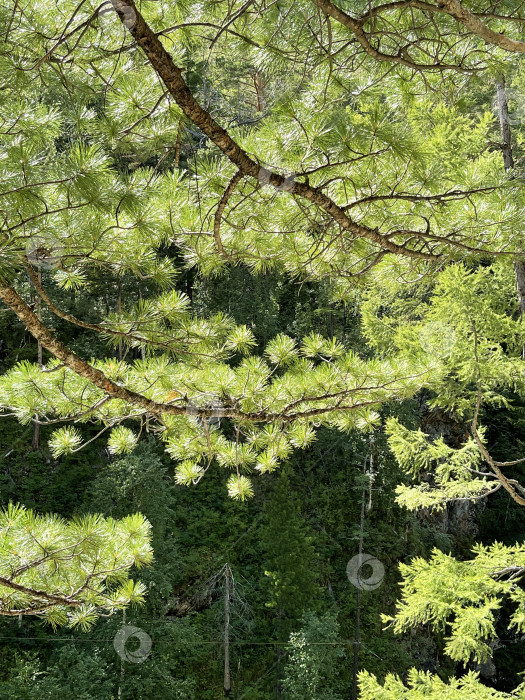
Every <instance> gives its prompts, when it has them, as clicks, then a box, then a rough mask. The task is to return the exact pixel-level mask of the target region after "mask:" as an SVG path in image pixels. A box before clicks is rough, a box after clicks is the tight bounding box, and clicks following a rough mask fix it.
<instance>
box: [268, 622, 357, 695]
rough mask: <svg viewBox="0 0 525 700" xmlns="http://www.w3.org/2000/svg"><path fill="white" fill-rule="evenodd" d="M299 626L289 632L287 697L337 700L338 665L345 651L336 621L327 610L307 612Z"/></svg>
mask: <svg viewBox="0 0 525 700" xmlns="http://www.w3.org/2000/svg"><path fill="white" fill-rule="evenodd" d="M301 623H302V625H301V629H300V630H299V631H298V632H293V633H292V634H291V635H290V643H289V651H288V661H287V664H286V666H285V676H284V680H283V684H282V685H283V690H284V697H285V698H286V699H287V700H340V698H341V697H342V696H341V695H340V694H339V693H337V692H336V691H335V690H334V688H335V687H337V666H338V662H339V660H340V659H341V657H342V656H343V655H344V652H343V647H342V645H341V644H340V640H339V637H338V625H337V621H336V620H335V618H334V617H333V616H332V615H330V614H329V613H327V614H325V615H323V616H317V615H316V614H315V613H311V612H310V613H306V614H305V615H304V616H303V617H302V618H301Z"/></svg>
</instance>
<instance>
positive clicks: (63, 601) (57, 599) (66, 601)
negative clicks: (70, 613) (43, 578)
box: [0, 576, 81, 606]
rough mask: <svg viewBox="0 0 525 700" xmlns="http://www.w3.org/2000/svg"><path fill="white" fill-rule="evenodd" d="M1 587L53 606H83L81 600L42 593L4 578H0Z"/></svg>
mask: <svg viewBox="0 0 525 700" xmlns="http://www.w3.org/2000/svg"><path fill="white" fill-rule="evenodd" d="M0 586H5V587H6V588H12V589H13V590H14V591H18V592H19V593H26V594H27V595H31V596H33V598H43V599H44V600H48V601H50V602H51V603H53V604H59V605H72V606H78V605H80V604H81V601H80V600H75V599H74V598H68V597H67V596H60V595H54V594H53V593H47V591H41V590H38V589H36V588H28V587H27V586H23V585H22V584H20V583H15V582H14V581H10V580H9V579H7V578H4V577H3V576H0Z"/></svg>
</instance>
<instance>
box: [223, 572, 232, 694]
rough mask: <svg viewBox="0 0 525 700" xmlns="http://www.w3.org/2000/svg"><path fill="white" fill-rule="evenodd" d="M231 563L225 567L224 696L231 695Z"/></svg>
mask: <svg viewBox="0 0 525 700" xmlns="http://www.w3.org/2000/svg"><path fill="white" fill-rule="evenodd" d="M230 585H231V569H230V565H229V564H226V566H225V567H224V697H225V698H227V697H229V696H230V692H231V677H230Z"/></svg>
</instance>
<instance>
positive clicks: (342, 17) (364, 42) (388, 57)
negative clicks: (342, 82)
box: [312, 0, 475, 73]
mask: <svg viewBox="0 0 525 700" xmlns="http://www.w3.org/2000/svg"><path fill="white" fill-rule="evenodd" d="M312 2H313V3H314V4H315V5H317V7H318V8H319V9H320V10H322V12H324V14H325V15H327V16H328V17H332V19H335V20H336V21H337V22H339V23H340V24H342V25H343V26H344V27H346V28H347V29H349V30H350V31H351V32H352V34H353V35H354V36H355V38H356V39H357V41H358V42H359V43H360V44H361V47H362V48H363V50H364V51H365V53H366V54H368V55H369V56H371V57H372V58H375V59H376V60H377V61H386V62H389V63H398V64H399V65H402V66H406V67H407V68H412V69H413V70H417V71H421V70H425V71H445V70H455V71H459V72H464V73H470V72H473V71H474V70H475V69H472V68H462V67H461V66H458V65H455V64H448V63H439V62H438V63H416V62H415V61H413V60H412V59H410V58H406V57H405V56H403V55H402V52H401V51H399V52H398V53H397V54H396V55H393V54H386V53H383V52H382V51H379V50H378V49H375V48H374V47H373V46H372V44H371V43H370V39H369V37H368V35H367V33H366V32H365V30H364V29H363V26H362V25H363V23H364V20H363V19H354V18H353V17H351V16H350V15H348V14H347V13H346V12H344V11H343V10H341V9H340V8H339V7H337V6H336V5H334V4H333V3H332V2H330V0H312Z"/></svg>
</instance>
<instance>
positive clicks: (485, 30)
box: [314, 0, 525, 53]
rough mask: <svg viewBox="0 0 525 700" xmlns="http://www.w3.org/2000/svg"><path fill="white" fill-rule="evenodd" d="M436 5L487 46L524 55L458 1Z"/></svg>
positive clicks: (523, 48)
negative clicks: (491, 45)
mask: <svg viewBox="0 0 525 700" xmlns="http://www.w3.org/2000/svg"><path fill="white" fill-rule="evenodd" d="M314 1H315V0H314ZM437 5H438V7H441V8H443V9H444V10H445V12H447V14H449V15H450V16H451V17H454V19H455V20H457V21H458V22H459V23H460V24H463V25H464V26H465V27H467V29H469V30H470V31H471V32H472V33H473V34H476V36H479V37H480V38H481V39H483V40H484V41H486V42H487V44H493V45H494V46H499V48H500V49H504V50H505V51H510V52H512V53H525V42H523V41H516V40H515V39H509V38H508V37H506V36H505V34H500V33H499V32H495V31H494V30H493V29H490V27H487V25H486V24H483V22H482V21H481V20H480V19H479V18H478V17H476V15H474V14H472V13H471V12H469V11H468V10H467V9H466V8H464V7H463V5H461V3H459V2H458V0H438V2H437Z"/></svg>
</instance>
